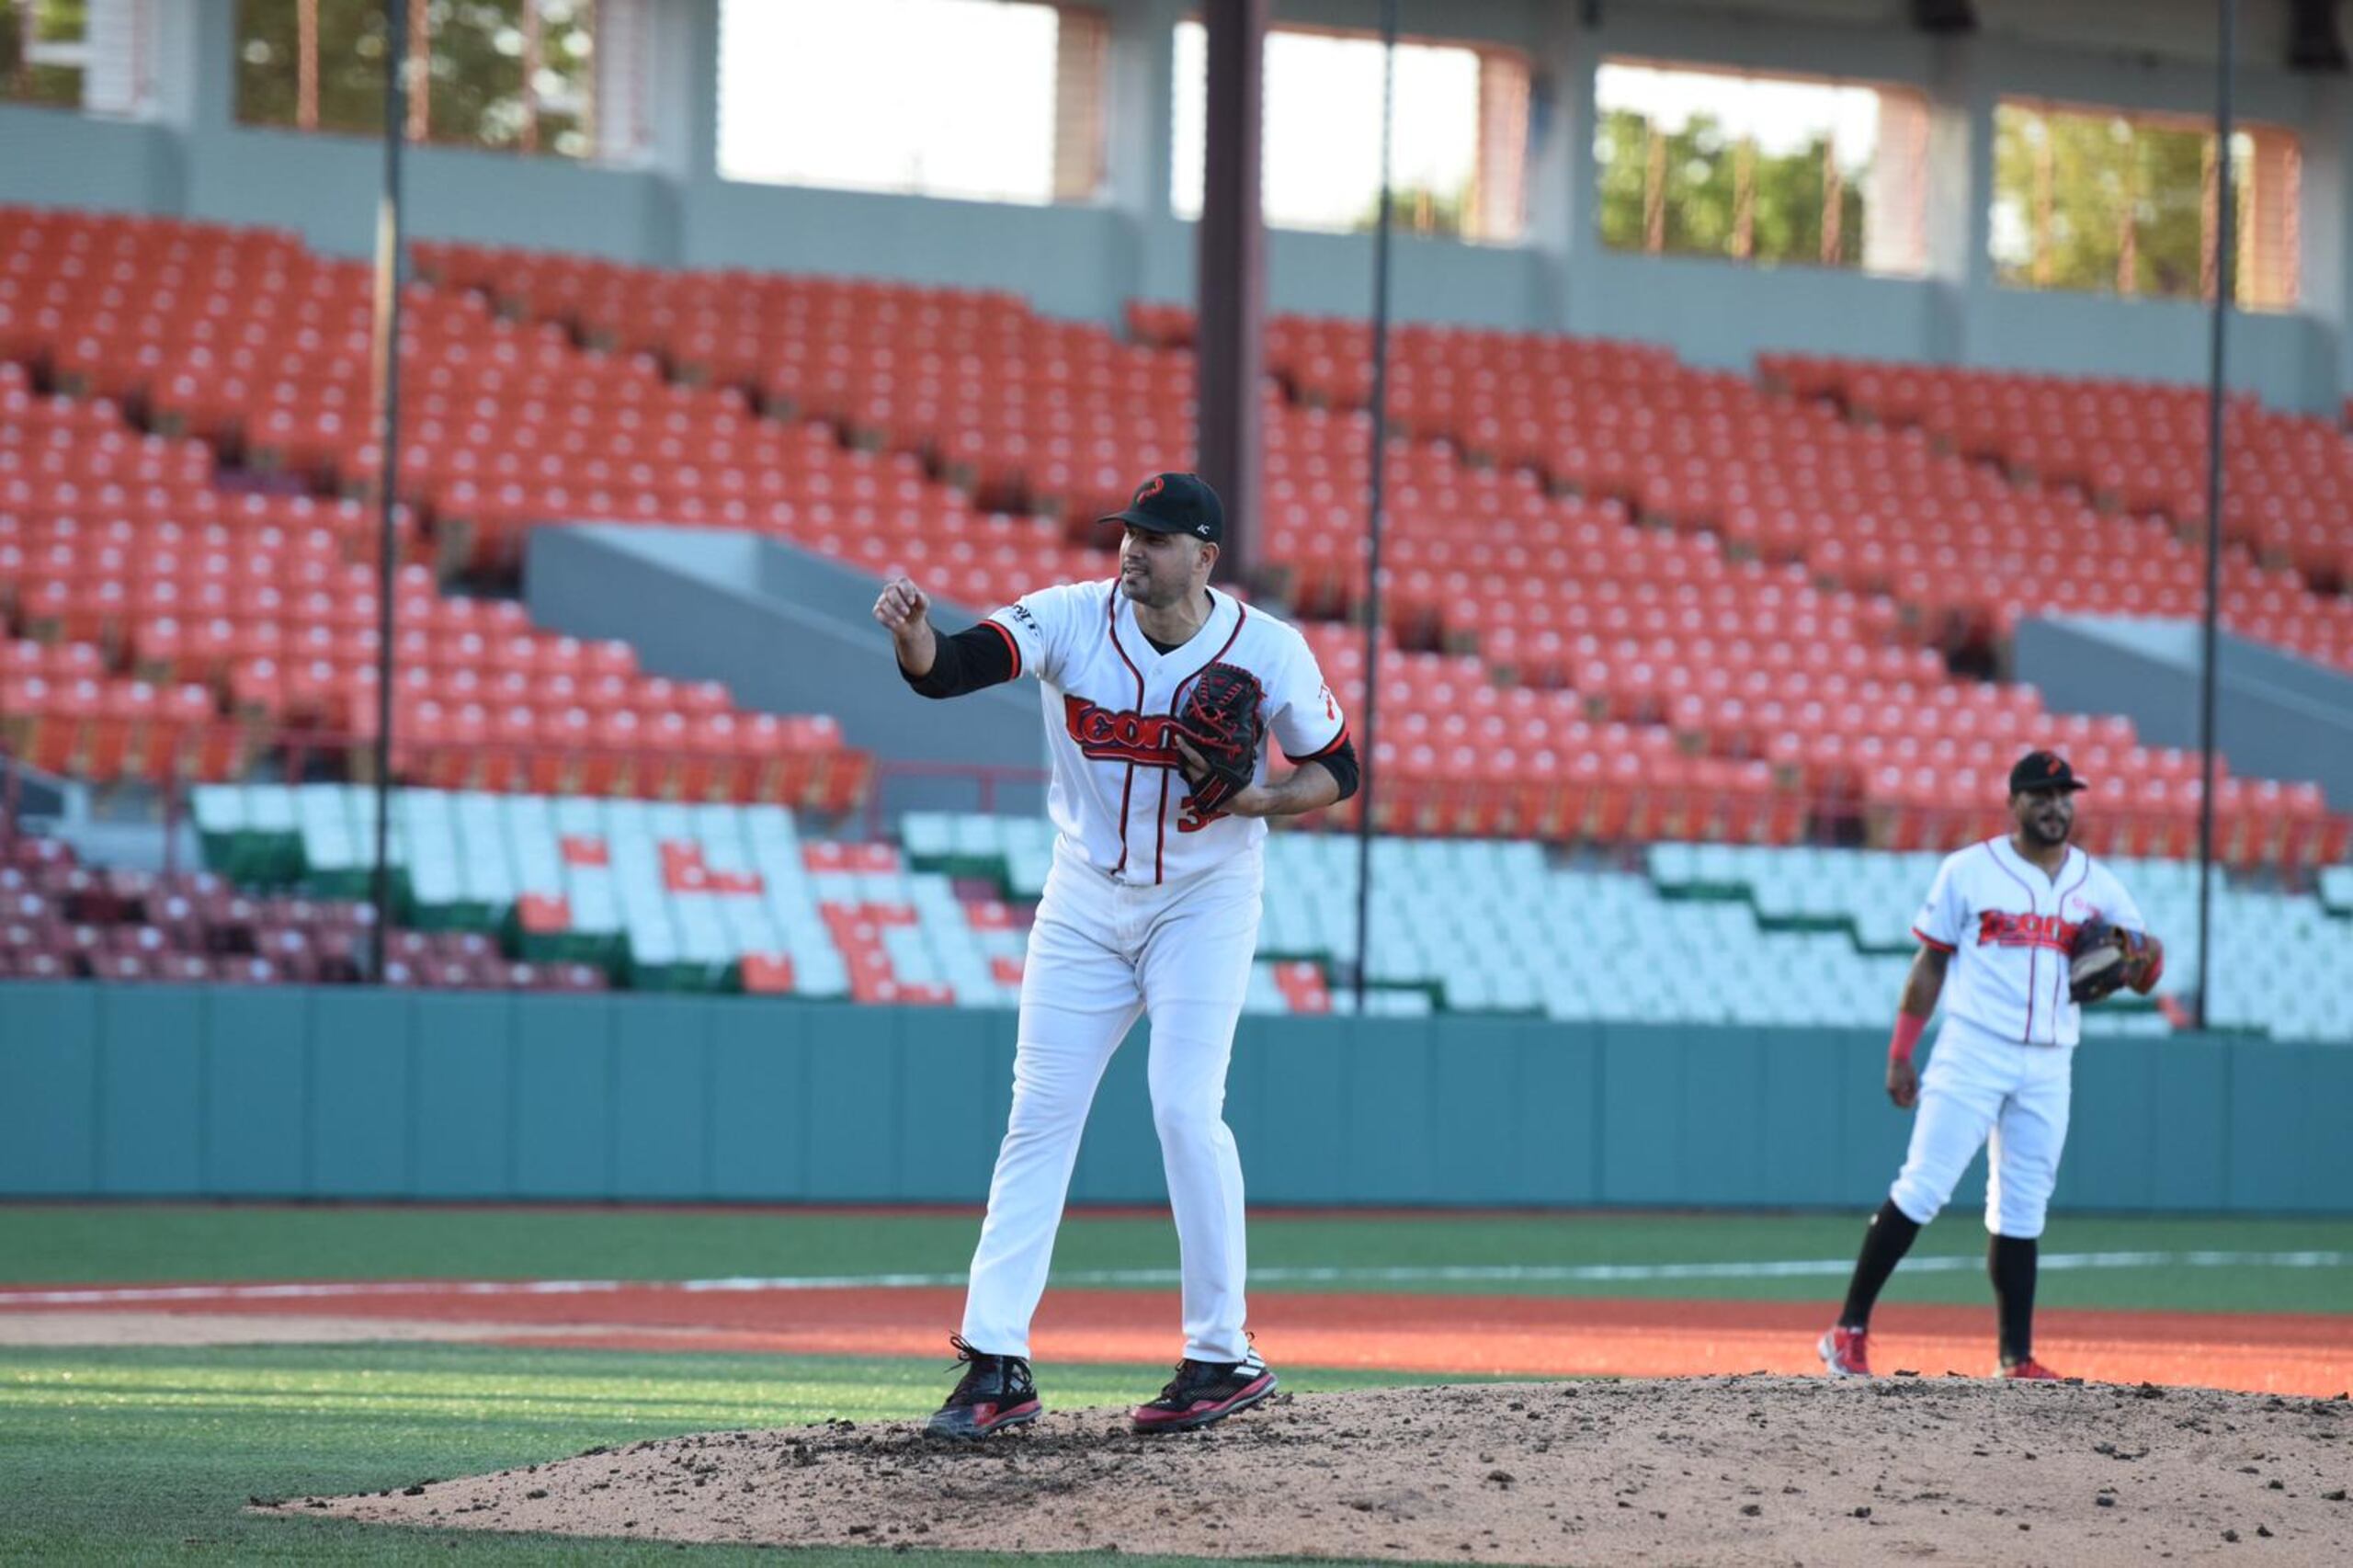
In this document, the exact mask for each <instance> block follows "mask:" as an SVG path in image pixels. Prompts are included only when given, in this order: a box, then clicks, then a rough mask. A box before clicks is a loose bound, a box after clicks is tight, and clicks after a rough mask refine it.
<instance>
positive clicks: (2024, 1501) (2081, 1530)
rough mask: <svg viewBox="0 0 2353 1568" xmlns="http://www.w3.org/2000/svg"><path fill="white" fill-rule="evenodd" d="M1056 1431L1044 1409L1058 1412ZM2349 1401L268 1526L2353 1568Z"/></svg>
mask: <svg viewBox="0 0 2353 1568" xmlns="http://www.w3.org/2000/svg"><path fill="white" fill-rule="evenodd" d="M1047 1392H1048V1395H1049V1398H1050V1400H1051V1388H1049V1389H1048V1390H1047ZM2348 1485H2353V1402H2347V1400H2345V1399H2344V1398H2342V1397H2341V1396H2340V1397H2337V1398H2333V1399H2315V1398H2306V1397H2287V1396H2281V1395H2276V1394H2246V1393H2226V1392H2217V1391H2213V1390H2204V1389H2179V1388H2165V1389H2161V1388H2158V1387H2155V1386H2154V1385H2141V1386H2138V1387H2131V1386H2120V1385H2107V1384H2043V1385H2020V1384H2002V1383H1995V1382H1991V1381H1981V1380H1976V1379H1963V1378H1915V1377H1894V1378H1886V1379H1881V1380H1879V1381H1872V1382H1868V1383H1865V1382H1853V1383H1841V1382H1832V1381H1827V1380H1824V1379H1821V1378H1808V1379H1794V1378H1778V1377H1763V1376H1756V1377H1732V1378H1720V1377H1711V1378H1685V1379H1662V1380H1654V1381H1602V1382H1569V1383H1518V1384H1479V1385H1467V1386H1442V1387H1435V1388H1422V1389H1391V1390H1375V1391H1364V1392H1345V1393H1331V1394H1318V1395H1313V1396H1309V1397H1301V1398H1294V1397H1291V1396H1289V1395H1279V1396H1278V1398H1277V1399H1276V1400H1274V1401H1270V1402H1269V1403H1267V1404H1266V1405H1263V1406H1261V1407H1259V1408H1258V1409H1256V1410H1254V1411H1251V1412H1248V1413H1246V1414H1245V1415H1239V1416H1236V1417H1234V1418H1233V1419H1232V1420H1230V1421H1228V1422H1226V1423H1224V1424H1222V1425H1221V1426H1215V1427H1212V1428H1210V1429H1208V1430H1205V1431H1202V1432H1199V1433H1190V1434H1183V1435H1177V1436H1165V1437H1139V1436H1136V1435H1134V1434H1132V1433H1131V1432H1130V1431H1129V1430H1128V1426H1127V1422H1126V1413H1125V1412H1124V1411H1123V1410H1079V1411H1071V1412H1063V1413H1056V1414H1051V1415H1047V1416H1046V1417H1045V1418H1044V1419H1043V1420H1041V1421H1040V1422H1039V1423H1038V1424H1037V1425H1035V1426H1031V1427H1028V1428H1025V1429H1021V1430H1017V1431H1013V1432H1008V1433H1004V1434H1000V1435H999V1436H998V1437H994V1438H991V1439H989V1440H987V1441H985V1442H983V1443H978V1444H973V1445H969V1446H948V1445H942V1444H940V1443H938V1442H936V1441H932V1440H929V1439H926V1438H925V1437H921V1436H920V1435H919V1434H918V1433H917V1431H916V1429H915V1426H914V1425H913V1424H910V1423H871V1424H867V1425H863V1426H860V1425H854V1424H852V1423H848V1422H834V1423H831V1424H828V1425H824V1426H810V1427H805V1428H801V1429H797V1430H784V1431H769V1432H725V1433H710V1434H702V1435H698V1436H692V1437H677V1438H672V1439H667V1440H663V1441H657V1442H642V1443H634V1444H631V1445H629V1446H628V1447H627V1448H626V1449H592V1450H590V1451H589V1452H587V1453H585V1454H582V1455H580V1456H577V1457H575V1458H573V1459H568V1460H560V1461H557V1462H554V1463H550V1464H542V1465H537V1466H533V1467H529V1468H528V1469H524V1470H519V1471H505V1472H502V1473H499V1474H495V1475H488V1476H481V1477H474V1478H471V1479H464V1480H432V1479H427V1478H419V1482H418V1484H416V1485H413V1486H411V1487H408V1488H406V1489H404V1490H401V1489H396V1490H394V1491H392V1492H390V1493H385V1494H366V1495H361V1496H356V1497H332V1498H290V1499H286V1500H284V1501H282V1502H277V1503H270V1504H265V1505H261V1506H263V1507H265V1508H268V1509H273V1510H282V1511H285V1512H290V1513H305V1514H310V1515H313V1516H314V1517H315V1516H318V1515H330V1516H341V1517H347V1518H354V1519H361V1520H372V1521H381V1522H385V1523H392V1524H407V1525H429V1526H438V1527H457V1528H474V1529H489V1530H532V1531H552V1532H557V1533H563V1534H571V1535H595V1536H618V1537H624V1538H634V1539H639V1540H667V1541H732V1542H742V1543H763V1544H771V1545H791V1546H808V1545H838V1546H876V1547H883V1548H886V1549H887V1548H892V1547H915V1548H926V1549H947V1550H961V1551H1091V1552H1108V1551H1121V1552H1159V1553H1172V1554H1184V1555H1192V1556H1201V1557H1273V1556H1301V1557H1327V1558H1347V1559H1359V1560H1384V1559H1391V1560H1393V1559H1406V1560H1422V1561H1430V1560H1437V1561H1449V1560H1450V1561H1458V1562H1676V1563H1698V1564H1712V1563H1734V1562H1738V1563H1753V1562H1804V1563H1807V1564H1835V1563H1855V1564H1862V1563H1883V1562H1893V1561H1901V1560H1907V1559H1928V1560H1933V1561H1934V1562H1940V1563H1988V1564H1993V1563H1998V1564H2001V1565H2003V1568H2024V1565H2027V1564H2032V1563H2041V1562H2049V1563H2066V1564H2070V1565H2084V1568H2099V1565H2105V1564H2111V1563H2154V1562H2160V1561H2164V1560H2167V1559H2170V1560H2173V1561H2176V1562H2203V1561H2211V1560H2214V1559H2217V1558H2222V1557H2223V1556H2224V1554H2226V1553H2227V1554H2232V1555H2231V1556H2230V1557H2228V1558H2225V1559H2224V1560H2236V1556H2237V1554H2240V1553H2244V1554H2245V1557H2246V1560H2247V1561H2248V1562H2272V1563H2345V1562H2353V1502H2348V1501H2347V1487H2348Z"/></svg>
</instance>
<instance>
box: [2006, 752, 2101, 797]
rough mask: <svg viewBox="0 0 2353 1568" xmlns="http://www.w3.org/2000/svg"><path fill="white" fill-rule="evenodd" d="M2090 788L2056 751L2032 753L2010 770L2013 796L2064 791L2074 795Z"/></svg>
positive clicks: (2019, 760)
mask: <svg viewBox="0 0 2353 1568" xmlns="http://www.w3.org/2000/svg"><path fill="white" fill-rule="evenodd" d="M2090 788H2091V786H2090V785H2088V784H2086V783H2085V782H2084V781H2083V780H2082V779H2080V778H2076V777H2075V769H2074V768H2072V767H2068V766H2067V759H2066V758H2065V757H2063V756H2060V755H2059V754H2058V753H2057V752H2055V751H2030V752H2029V753H2027V754H2026V755H2025V756H2022V757H2020V758H2018V766H2017V767H2013V768H2011V769H2010V793H2011V794H2013V795H2016V794H2020V793H2022V792H2024V791H2026V790H2066V791H2067V792H2069V793H2070V794H2073V793H2074V792H2075V790H2088V789H2090Z"/></svg>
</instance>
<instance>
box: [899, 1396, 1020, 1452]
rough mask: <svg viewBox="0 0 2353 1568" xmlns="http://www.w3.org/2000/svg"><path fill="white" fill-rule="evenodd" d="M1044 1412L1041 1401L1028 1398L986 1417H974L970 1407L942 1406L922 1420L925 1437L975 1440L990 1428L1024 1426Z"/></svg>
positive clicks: (992, 1430)
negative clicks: (1021, 1402) (929, 1417)
mask: <svg viewBox="0 0 2353 1568" xmlns="http://www.w3.org/2000/svg"><path fill="white" fill-rule="evenodd" d="M1045 1413H1046V1406H1045V1404H1044V1403H1043V1402H1042V1401H1040V1400H1034V1399H1033V1400H1031V1401H1029V1403H1027V1404H1017V1405H1015V1406H1013V1407H1012V1408H1011V1409H1009V1410H1000V1411H998V1412H996V1413H995V1414H994V1415H991V1416H989V1417H988V1419H987V1420H985V1421H982V1420H976V1419H974V1418H973V1415H972V1411H971V1410H970V1409H969V1408H965V1409H957V1410H942V1411H939V1412H938V1413H937V1414H935V1415H933V1416H932V1418H931V1419H930V1420H928V1421H926V1422H925V1423H924V1424H923V1435H924V1436H925V1437H945V1438H947V1439H948V1440H949V1441H950V1442H957V1443H976V1442H978V1441H980V1440H981V1439H982V1438H983V1437H987V1436H988V1435H989V1434H990V1433H992V1432H1002V1431H1004V1430H1005V1429H1006V1427H1007V1426H1028V1425H1029V1423H1030V1422H1032V1421H1035V1420H1037V1419H1038V1417H1040V1415H1044V1414H1045Z"/></svg>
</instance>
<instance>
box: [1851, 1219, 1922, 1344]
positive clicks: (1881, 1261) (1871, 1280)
mask: <svg viewBox="0 0 2353 1568" xmlns="http://www.w3.org/2000/svg"><path fill="white" fill-rule="evenodd" d="M1919 1234H1920V1224H1919V1221H1916V1220H1915V1219H1913V1218H1912V1217H1911V1216H1910V1215H1909V1214H1906V1213H1905V1212H1904V1210H1901V1209H1898V1208H1897V1207H1896V1206H1895V1199H1893V1198H1891V1199H1888V1200H1887V1201H1886V1202H1884V1203H1882V1204H1881V1205H1880V1206H1879V1212H1878V1213H1876V1214H1874V1215H1872V1216H1871V1222H1870V1228H1868V1229H1867V1230H1865V1231H1864V1232H1863V1251H1862V1255H1861V1256H1859V1257H1857V1258H1856V1259H1855V1277H1854V1278H1852V1279H1851V1280H1849V1281H1848V1282H1847V1305H1846V1307H1845V1309H1844V1310H1843V1311H1841V1312H1839V1314H1838V1326H1839V1327H1841V1328H1869V1327H1870V1325H1871V1303H1872V1302H1874V1301H1878V1300H1879V1293H1880V1290H1881V1289H1882V1288H1883V1287H1884V1286H1885V1285H1886V1284H1887V1277H1888V1276H1889V1275H1891V1274H1893V1273H1894V1272H1895V1266H1896V1265H1897V1264H1899V1263H1901V1262H1903V1261H1904V1254H1905V1253H1907V1252H1910V1251H1911V1250H1912V1243H1913V1242H1914V1241H1915V1239H1916V1238H1917V1237H1918V1236H1919Z"/></svg>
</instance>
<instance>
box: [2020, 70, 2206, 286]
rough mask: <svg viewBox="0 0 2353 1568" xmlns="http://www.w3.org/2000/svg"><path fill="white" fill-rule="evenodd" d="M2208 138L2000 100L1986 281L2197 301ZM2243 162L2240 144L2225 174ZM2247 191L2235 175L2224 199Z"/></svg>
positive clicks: (2196, 133) (2162, 126) (2202, 256)
mask: <svg viewBox="0 0 2353 1568" xmlns="http://www.w3.org/2000/svg"><path fill="white" fill-rule="evenodd" d="M2212 142H2213V138H2212V137H2211V135H2210V134H2208V133H2206V132H2204V131H2199V130H2196V129H2194V128H2190V127H2187V126H2170V125H2165V124H2153V123H2147V122H2136V121H2134V120H2132V119H2129V118H2127V117H2125V116H2123V115H2117V114H2106V113H2089V112H2083V111H2052V112H2047V113H2046V112H2042V111H2040V110H2037V109H2034V108H2027V107H2023V106H2020V105H2017V104H2004V105H2002V106H2001V107H2000V108H1997V109H1996V110H1995V116H1994V271H1995V277H1996V278H2000V279H2001V280H2002V281H2004V282H2006V283H2015V284H2023V285H2030V286H2035V287H2040V288H2049V289H2081V290H2091V291H2096V292H2100V293H2123V294H2133V295H2154V296H2157V297H2160V298H2169V299H2190V300H2194V299H2197V298H2199V297H2200V296H2201V295H2202V294H2203V293H2204V291H2205V281H2204V267H2205V256H2206V251H2207V244H2208V242H2207V236H2206V202H2207V195H2206V187H2207V181H2208V179H2209V177H2210V176H2209V172H2208V162H2209V157H2210V151H2209V150H2210V148H2211V144H2212ZM2247 168H2248V159H2247V157H2246V150H2245V148H2244V147H2241V148H2239V149H2238V153H2237V158H2236V166H2235V172H2237V173H2239V174H2240V175H2242V176H2244V174H2245V171H2246V170H2247ZM2245 194H2246V187H2245V180H2244V178H2242V179H2241V181H2240V184H2239V187H2238V190H2237V193H2236V199H2235V200H2234V206H2236V205H2239V204H2242V203H2244V201H2245ZM2128 244H2129V247H2130V251H2131V256H2130V260H2129V263H2128V261H2127V259H2126V251H2127V247H2128Z"/></svg>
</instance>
